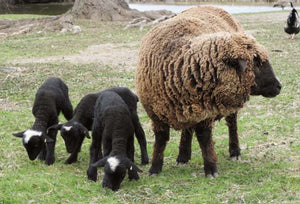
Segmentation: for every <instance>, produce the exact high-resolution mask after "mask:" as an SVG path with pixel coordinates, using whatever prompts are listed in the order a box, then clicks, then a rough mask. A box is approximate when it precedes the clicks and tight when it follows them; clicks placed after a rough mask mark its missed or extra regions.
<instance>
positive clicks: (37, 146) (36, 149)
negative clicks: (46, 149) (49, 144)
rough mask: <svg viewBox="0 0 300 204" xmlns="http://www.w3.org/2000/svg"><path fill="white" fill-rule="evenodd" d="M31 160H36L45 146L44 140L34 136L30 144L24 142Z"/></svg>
mask: <svg viewBox="0 0 300 204" xmlns="http://www.w3.org/2000/svg"><path fill="white" fill-rule="evenodd" d="M23 145H24V147H25V149H26V151H27V154H28V157H29V159H30V160H35V159H36V157H37V156H38V155H39V153H40V152H41V150H42V148H43V146H44V140H43V139H42V138H41V137H40V136H32V137H31V138H30V140H29V141H28V142H24V141H23Z"/></svg>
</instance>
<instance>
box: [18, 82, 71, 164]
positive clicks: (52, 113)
mask: <svg viewBox="0 0 300 204" xmlns="http://www.w3.org/2000/svg"><path fill="white" fill-rule="evenodd" d="M60 111H62V113H63V114H64V116H65V118H66V119H67V120H69V119H71V118H72V116H73V108H72V104H71V102H70V99H69V94H68V87H67V85H66V84H65V83H64V82H63V81H62V80H61V79H59V78H49V79H47V80H46V81H45V82H44V83H43V84H42V86H41V87H40V88H39V89H38V91H37V93H36V95H35V100H34V104H33V107H32V113H33V115H34V117H35V122H34V124H33V126H32V127H31V128H30V129H28V130H25V131H22V132H18V133H13V135H14V136H16V137H20V138H22V142H23V146H24V147H25V149H26V151H27V154H28V157H29V159H30V160H34V159H36V157H37V156H38V157H39V159H40V160H45V163H46V164H47V165H51V164H53V163H54V161H55V157H54V149H55V141H56V133H57V131H55V130H49V131H47V128H48V127H50V126H52V125H54V124H57V123H58V115H59V113H60Z"/></svg>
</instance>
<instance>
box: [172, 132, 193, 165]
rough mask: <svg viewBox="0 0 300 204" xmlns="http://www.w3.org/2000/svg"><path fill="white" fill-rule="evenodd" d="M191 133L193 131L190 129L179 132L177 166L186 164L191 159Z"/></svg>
mask: <svg viewBox="0 0 300 204" xmlns="http://www.w3.org/2000/svg"><path fill="white" fill-rule="evenodd" d="M193 133H194V130H193V129H192V128H188V129H184V130H182V131H181V138H180V144H179V154H178V157H177V159H176V161H177V164H185V163H188V162H189V160H190V159H191V153H192V150H191V149H192V139H193Z"/></svg>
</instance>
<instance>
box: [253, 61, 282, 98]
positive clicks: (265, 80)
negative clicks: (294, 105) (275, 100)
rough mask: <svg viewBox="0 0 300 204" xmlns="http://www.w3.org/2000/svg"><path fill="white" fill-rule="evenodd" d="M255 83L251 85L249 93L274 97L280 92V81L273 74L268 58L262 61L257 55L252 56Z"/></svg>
mask: <svg viewBox="0 0 300 204" xmlns="http://www.w3.org/2000/svg"><path fill="white" fill-rule="evenodd" d="M253 63H254V75H255V85H254V86H252V87H251V95H262V96H264V97H268V98H271V97H275V96H277V95H278V94H279V93H280V90H281V83H280V81H279V79H278V78H277V77H276V76H275V73H274V71H273V68H272V66H271V64H270V63H269V61H268V60H265V61H262V60H261V59H260V57H259V56H256V57H254V62H253Z"/></svg>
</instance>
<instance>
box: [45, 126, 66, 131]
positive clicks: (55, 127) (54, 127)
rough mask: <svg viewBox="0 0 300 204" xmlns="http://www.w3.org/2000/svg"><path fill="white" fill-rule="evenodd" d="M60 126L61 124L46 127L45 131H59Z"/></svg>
mask: <svg viewBox="0 0 300 204" xmlns="http://www.w3.org/2000/svg"><path fill="white" fill-rule="evenodd" d="M62 126H63V124H56V125H52V126H50V127H48V129H47V131H49V130H60V129H61V127H62Z"/></svg>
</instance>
